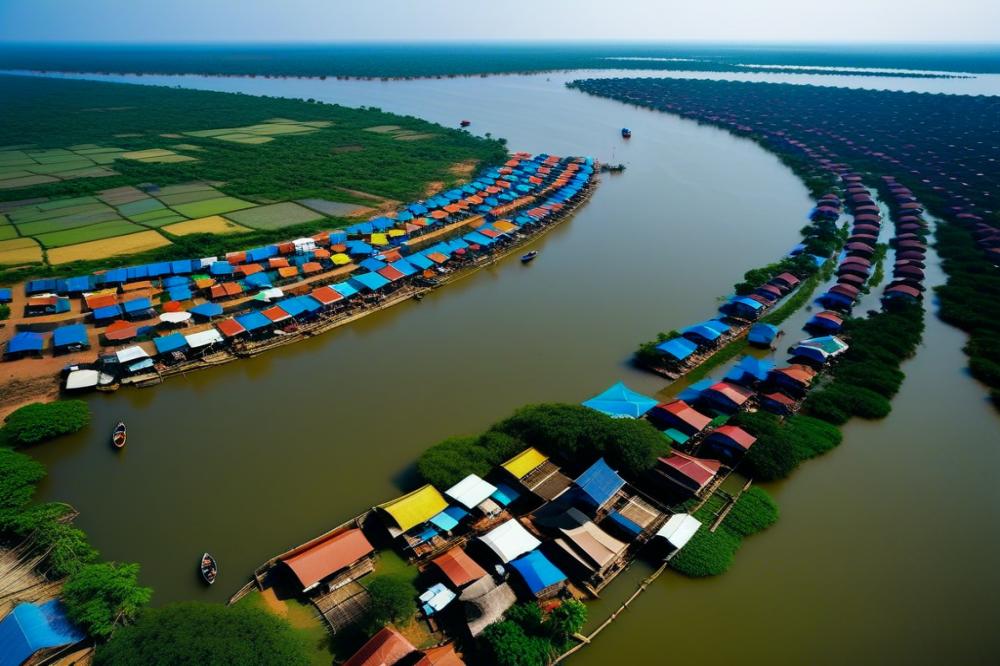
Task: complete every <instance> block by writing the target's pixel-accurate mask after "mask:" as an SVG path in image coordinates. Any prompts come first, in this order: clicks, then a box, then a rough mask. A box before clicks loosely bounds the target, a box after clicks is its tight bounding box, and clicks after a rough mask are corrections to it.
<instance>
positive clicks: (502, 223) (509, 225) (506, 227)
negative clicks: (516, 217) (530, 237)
mask: <svg viewBox="0 0 1000 666" xmlns="http://www.w3.org/2000/svg"><path fill="white" fill-rule="evenodd" d="M493 228H494V229H499V230H500V231H502V232H503V233H505V234H509V233H510V232H512V231H516V230H517V225H516V224H514V223H513V222H508V221H507V220H497V221H496V222H494V223H493Z"/></svg>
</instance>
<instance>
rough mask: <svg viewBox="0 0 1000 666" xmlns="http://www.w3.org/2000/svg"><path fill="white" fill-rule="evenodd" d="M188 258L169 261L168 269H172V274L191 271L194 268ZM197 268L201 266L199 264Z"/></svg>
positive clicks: (182, 273)
mask: <svg viewBox="0 0 1000 666" xmlns="http://www.w3.org/2000/svg"><path fill="white" fill-rule="evenodd" d="M193 264H194V262H192V261H191V260H190V259H178V260H177V261H171V262H170V270H172V271H173V273H174V275H184V274H185V273H192V272H194V269H195V268H196V267H195V266H194V265H193ZM197 268H201V266H200V264H199V266H197Z"/></svg>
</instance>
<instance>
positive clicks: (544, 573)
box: [510, 550, 566, 594]
mask: <svg viewBox="0 0 1000 666" xmlns="http://www.w3.org/2000/svg"><path fill="white" fill-rule="evenodd" d="M510 565H511V566H512V567H514V568H515V569H517V572H518V573H519V574H521V578H523V579H524V582H525V583H526V584H527V585H528V589H529V590H531V593H532V594H538V593H539V592H541V591H542V590H544V589H545V588H547V587H549V586H551V585H556V584H557V583H561V582H563V581H564V580H566V574H564V573H563V572H562V571H560V570H559V568H558V567H556V565H554V564H552V562H550V561H549V558H547V557H545V555H543V554H542V551H540V550H533V551H531V552H530V553H528V554H527V555H522V556H521V557H519V558H517V559H516V560H513V561H511V563H510Z"/></svg>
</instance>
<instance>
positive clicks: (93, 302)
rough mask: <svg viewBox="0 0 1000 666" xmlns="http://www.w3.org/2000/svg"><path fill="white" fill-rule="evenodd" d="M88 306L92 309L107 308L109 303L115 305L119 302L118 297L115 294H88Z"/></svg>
mask: <svg viewBox="0 0 1000 666" xmlns="http://www.w3.org/2000/svg"><path fill="white" fill-rule="evenodd" d="M86 301H87V307H88V308H90V309H91V310H96V309H97V308H105V307H108V306H109V305H114V304H115V303H117V302H118V297H117V296H115V295H114V294H99V295H92V296H88V297H87V299H86Z"/></svg>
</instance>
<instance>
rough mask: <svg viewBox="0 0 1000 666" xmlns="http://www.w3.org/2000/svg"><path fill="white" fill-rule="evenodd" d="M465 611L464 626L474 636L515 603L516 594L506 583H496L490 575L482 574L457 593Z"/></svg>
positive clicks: (500, 616)
mask: <svg viewBox="0 0 1000 666" xmlns="http://www.w3.org/2000/svg"><path fill="white" fill-rule="evenodd" d="M459 600H460V601H461V603H462V609H463V611H464V613H465V620H466V628H467V629H468V632H469V635H470V636H472V637H473V638H475V637H476V636H478V635H479V634H481V633H482V632H483V630H484V629H486V627H488V626H490V625H491V624H493V623H494V622H496V621H497V620H499V619H500V618H502V617H503V614H504V613H506V612H507V610H508V609H509V608H510V607H511V606H513V605H514V604H515V603H517V595H516V594H514V590H512V589H511V587H510V585H508V584H507V583H499V584H498V583H497V582H496V581H495V580H493V577H492V576H483V577H482V578H480V579H479V580H477V581H476V582H475V583H473V584H472V585H469V586H468V587H467V588H465V589H464V590H463V591H462V594H461V595H459Z"/></svg>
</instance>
